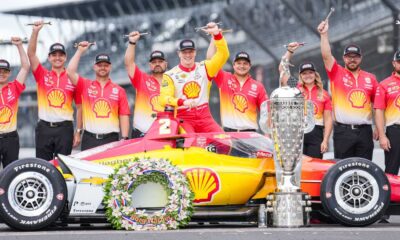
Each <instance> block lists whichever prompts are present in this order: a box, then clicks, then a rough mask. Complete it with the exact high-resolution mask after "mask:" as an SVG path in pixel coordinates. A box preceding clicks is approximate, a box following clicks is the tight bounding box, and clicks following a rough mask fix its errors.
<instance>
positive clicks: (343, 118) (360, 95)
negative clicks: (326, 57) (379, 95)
mask: <svg viewBox="0 0 400 240" xmlns="http://www.w3.org/2000/svg"><path fill="white" fill-rule="evenodd" d="M326 72H327V74H328V77H329V79H330V80H331V92H332V105H333V113H334V114H333V116H334V119H335V121H337V122H340V123H344V124H372V107H373V106H372V104H373V102H374V97H375V91H376V87H377V86H378V82H377V81H376V78H375V75H373V74H371V73H368V72H365V71H363V70H360V71H359V73H358V79H355V78H354V76H353V74H352V73H351V72H350V71H349V70H347V69H345V68H343V67H342V66H340V65H339V64H338V63H337V62H336V60H335V62H334V64H333V67H332V69H331V71H328V69H326Z"/></svg>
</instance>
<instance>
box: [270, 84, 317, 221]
mask: <svg viewBox="0 0 400 240" xmlns="http://www.w3.org/2000/svg"><path fill="white" fill-rule="evenodd" d="M270 99H271V100H269V102H268V106H267V109H268V112H269V113H268V114H267V118H268V125H269V128H268V132H269V133H270V135H271V138H272V140H273V142H274V163H275V171H276V180H277V188H276V191H275V192H274V193H272V194H270V195H268V196H267V208H266V211H267V224H268V225H269V226H273V227H302V226H307V225H309V222H310V221H309V220H310V217H309V215H310V214H309V213H310V211H311V207H310V206H311V202H310V201H309V200H310V196H309V195H308V194H307V193H304V192H301V189H300V174H301V160H302V155H303V154H302V153H303V138H304V133H308V132H310V131H311V130H312V129H313V128H314V125H315V123H314V106H313V104H312V102H311V101H305V99H304V97H303V95H302V94H301V92H300V90H298V89H297V88H292V87H289V86H285V87H280V88H278V89H276V90H275V91H273V92H272V94H271V97H270Z"/></svg>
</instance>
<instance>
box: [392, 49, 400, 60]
mask: <svg viewBox="0 0 400 240" xmlns="http://www.w3.org/2000/svg"><path fill="white" fill-rule="evenodd" d="M393 61H400V50H397V51H396V52H395V53H394V55H393Z"/></svg>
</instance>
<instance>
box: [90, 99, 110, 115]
mask: <svg viewBox="0 0 400 240" xmlns="http://www.w3.org/2000/svg"><path fill="white" fill-rule="evenodd" d="M93 112H94V113H95V114H96V117H97V118H108V117H109V116H110V113H111V107H110V103H108V101H106V100H105V99H98V100H97V101H96V102H95V103H94V105H93Z"/></svg>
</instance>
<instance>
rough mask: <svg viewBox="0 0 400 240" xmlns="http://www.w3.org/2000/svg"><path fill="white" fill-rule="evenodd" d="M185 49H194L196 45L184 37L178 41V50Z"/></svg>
mask: <svg viewBox="0 0 400 240" xmlns="http://www.w3.org/2000/svg"><path fill="white" fill-rule="evenodd" d="M186 49H196V46H195V45H194V42H193V41H192V40H190V39H185V40H182V41H181V42H180V43H179V51H183V50H186Z"/></svg>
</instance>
